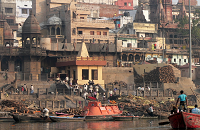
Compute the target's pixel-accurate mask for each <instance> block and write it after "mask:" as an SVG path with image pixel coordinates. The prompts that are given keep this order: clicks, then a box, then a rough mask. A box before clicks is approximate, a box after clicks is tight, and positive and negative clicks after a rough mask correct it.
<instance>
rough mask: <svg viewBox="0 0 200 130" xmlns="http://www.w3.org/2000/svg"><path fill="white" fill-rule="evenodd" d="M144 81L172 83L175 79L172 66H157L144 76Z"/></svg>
mask: <svg viewBox="0 0 200 130" xmlns="http://www.w3.org/2000/svg"><path fill="white" fill-rule="evenodd" d="M144 80H145V81H150V82H151V81H154V82H163V83H174V82H175V81H176V79H175V75H174V71H173V68H172V66H170V65H168V66H163V67H157V68H156V69H154V70H152V71H150V72H149V73H148V74H147V75H145V76H144Z"/></svg>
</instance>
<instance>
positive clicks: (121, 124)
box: [0, 119, 172, 130]
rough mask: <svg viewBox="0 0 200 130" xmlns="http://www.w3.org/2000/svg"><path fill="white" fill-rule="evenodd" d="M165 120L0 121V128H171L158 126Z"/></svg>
mask: <svg viewBox="0 0 200 130" xmlns="http://www.w3.org/2000/svg"><path fill="white" fill-rule="evenodd" d="M165 121H168V120H167V119H165V120H157V119H137V120H133V121H89V122H87V121H83V122H49V123H14V122H0V130H172V128H171V126H170V125H163V126H159V125H158V123H159V122H165Z"/></svg>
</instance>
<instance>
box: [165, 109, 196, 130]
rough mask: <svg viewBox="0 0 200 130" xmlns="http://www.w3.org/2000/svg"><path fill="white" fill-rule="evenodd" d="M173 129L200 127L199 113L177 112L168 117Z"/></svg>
mask: <svg viewBox="0 0 200 130" xmlns="http://www.w3.org/2000/svg"><path fill="white" fill-rule="evenodd" d="M168 119H169V121H170V124H171V126H172V128H173V129H188V128H192V129H193V128H200V123H199V121H200V115H199V114H193V113H188V112H179V113H176V114H173V115H171V116H169V117H168Z"/></svg>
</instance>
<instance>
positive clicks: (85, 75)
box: [82, 69, 89, 80]
mask: <svg viewBox="0 0 200 130" xmlns="http://www.w3.org/2000/svg"><path fill="white" fill-rule="evenodd" d="M88 73H89V70H86V69H83V70H82V79H83V80H88V79H89V74H88Z"/></svg>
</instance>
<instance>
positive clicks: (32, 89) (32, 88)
mask: <svg viewBox="0 0 200 130" xmlns="http://www.w3.org/2000/svg"><path fill="white" fill-rule="evenodd" d="M30 90H31V94H33V93H34V87H33V85H31V88H30Z"/></svg>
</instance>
